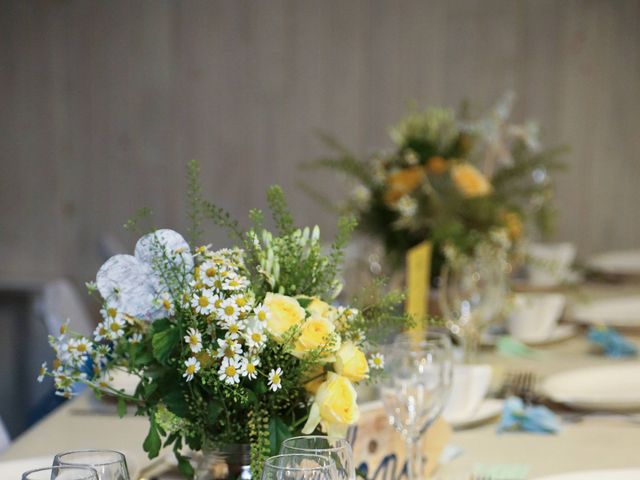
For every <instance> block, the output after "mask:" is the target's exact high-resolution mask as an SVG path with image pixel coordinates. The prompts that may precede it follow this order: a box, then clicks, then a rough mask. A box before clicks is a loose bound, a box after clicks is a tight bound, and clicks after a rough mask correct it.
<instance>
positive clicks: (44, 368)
mask: <svg viewBox="0 0 640 480" xmlns="http://www.w3.org/2000/svg"><path fill="white" fill-rule="evenodd" d="M46 374H47V362H42V365H41V366H40V371H39V372H38V378H37V380H38V382H39V383H42V381H43V380H44V376H45V375H46Z"/></svg>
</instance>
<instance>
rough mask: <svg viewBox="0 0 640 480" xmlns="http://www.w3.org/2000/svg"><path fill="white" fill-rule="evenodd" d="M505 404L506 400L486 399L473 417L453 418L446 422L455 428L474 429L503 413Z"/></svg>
mask: <svg viewBox="0 0 640 480" xmlns="http://www.w3.org/2000/svg"><path fill="white" fill-rule="evenodd" d="M503 404H504V400H499V399H496V398H486V399H485V400H483V401H482V403H481V404H480V406H479V407H478V409H477V410H476V411H475V412H474V413H473V415H470V416H468V417H466V418H462V417H451V418H446V420H447V422H449V425H451V426H452V427H453V428H468V427H473V426H475V425H479V424H481V423H484V422H486V421H487V420H490V419H492V418H495V417H497V416H498V415H500V414H501V413H502V406H503Z"/></svg>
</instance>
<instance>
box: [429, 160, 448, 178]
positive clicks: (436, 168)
mask: <svg viewBox="0 0 640 480" xmlns="http://www.w3.org/2000/svg"><path fill="white" fill-rule="evenodd" d="M447 168H448V165H447V161H446V160H445V159H444V158H442V157H440V156H437V155H436V156H435V157H430V158H429V160H427V171H428V172H429V173H432V174H434V175H442V174H443V173H444V172H446V171H447Z"/></svg>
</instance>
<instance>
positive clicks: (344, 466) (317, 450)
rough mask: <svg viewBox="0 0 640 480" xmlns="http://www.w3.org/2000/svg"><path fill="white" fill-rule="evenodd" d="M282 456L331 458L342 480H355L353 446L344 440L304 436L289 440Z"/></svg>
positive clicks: (322, 436) (284, 445)
mask: <svg viewBox="0 0 640 480" xmlns="http://www.w3.org/2000/svg"><path fill="white" fill-rule="evenodd" d="M280 453H281V454H292V453H310V454H315V455H323V456H326V457H329V458H331V459H332V460H333V461H334V462H335V464H336V470H337V472H338V478H339V479H340V480H355V478H356V468H355V465H354V462H353V451H352V450H351V445H349V442H347V440H345V439H344V438H339V439H330V438H329V437H327V436H324V435H303V436H301V437H292V438H287V439H286V440H285V441H284V442H282V447H280Z"/></svg>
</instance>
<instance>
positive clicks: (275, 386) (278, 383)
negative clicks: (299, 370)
mask: <svg viewBox="0 0 640 480" xmlns="http://www.w3.org/2000/svg"><path fill="white" fill-rule="evenodd" d="M269 388H270V389H271V390H272V391H274V392H277V391H278V390H280V389H281V388H282V369H281V368H280V367H278V368H277V369H276V370H273V369H272V370H271V371H270V372H269Z"/></svg>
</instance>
